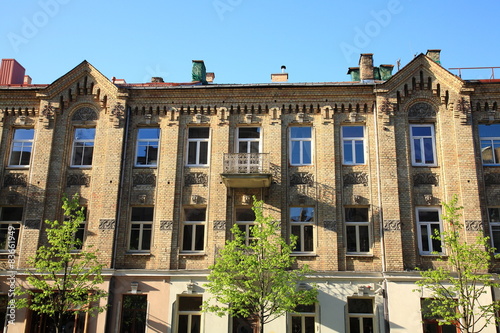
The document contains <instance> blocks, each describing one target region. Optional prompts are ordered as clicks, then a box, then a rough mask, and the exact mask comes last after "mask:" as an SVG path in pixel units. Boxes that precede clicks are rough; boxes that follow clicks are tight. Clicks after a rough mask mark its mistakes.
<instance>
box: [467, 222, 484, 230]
mask: <svg viewBox="0 0 500 333" xmlns="http://www.w3.org/2000/svg"><path fill="white" fill-rule="evenodd" d="M465 230H467V231H482V230H483V221H481V220H465Z"/></svg>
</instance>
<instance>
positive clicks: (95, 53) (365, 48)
mask: <svg viewBox="0 0 500 333" xmlns="http://www.w3.org/2000/svg"><path fill="white" fill-rule="evenodd" d="M0 12H1V13H2V14H3V15H2V20H1V21H0V57H1V58H15V59H17V60H18V61H19V62H20V63H21V64H22V65H23V66H24V67H25V68H26V74H28V75H30V76H31V77H32V79H33V83H37V84H38V83H52V82H53V81H55V80H56V79H57V78H59V77H60V76H62V75H64V74H65V73H66V72H68V71H69V70H71V69H72V68H73V67H75V66H76V65H78V64H79V63H80V62H82V61H83V60H87V61H89V62H90V63H91V64H93V65H94V66H95V67H96V68H97V69H98V70H100V71H101V72H102V73H103V74H104V75H105V76H107V77H108V78H111V77H113V76H115V77H117V78H123V79H125V80H126V81H127V82H128V83H139V82H147V81H149V80H150V78H151V77H152V76H162V77H163V78H164V80H165V81H167V82H188V81H190V80H191V60H204V61H205V64H206V67H207V71H210V72H215V75H216V79H215V83H268V82H270V74H271V73H277V72H280V67H281V65H286V66H287V72H288V73H289V82H331V81H348V80H349V76H348V75H346V73H347V68H348V67H354V66H357V65H358V60H359V54H360V53H373V54H374V63H375V65H380V64H394V65H396V61H397V60H398V59H400V61H401V65H402V66H404V65H406V64H407V63H408V62H409V61H411V59H412V58H413V57H414V56H415V55H417V54H420V53H425V52H426V50H427V49H441V50H442V52H441V61H442V65H443V66H444V67H446V68H450V67H479V66H500V57H499V54H500V52H499V48H500V45H499V43H498V37H499V33H500V28H499V24H498V13H499V12H500V2H498V1H491V0H489V1H482V0H479V1H462V0H454V1H452V0H443V1H425V0H420V1H417V0H372V1H368V0H366V1H359V0H357V1H356V0H351V1H337V0H329V1H326V0H321V1H320V0H310V1H304V0H288V1H285V0H184V1H179V0H178V1H171V0H143V1H128V0H120V1H118V0H101V1H96V0H85V1H82V0H39V1H30V0H22V1H21V0H19V1H14V0H11V1H8V0H4V1H1V2H0ZM490 74H491V72H489V71H479V72H477V71H474V72H473V71H469V72H464V74H463V77H464V78H489V76H490ZM496 77H497V78H500V70H497V76H496Z"/></svg>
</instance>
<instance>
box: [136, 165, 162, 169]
mask: <svg viewBox="0 0 500 333" xmlns="http://www.w3.org/2000/svg"><path fill="white" fill-rule="evenodd" d="M134 168H137V169H156V168H158V165H134Z"/></svg>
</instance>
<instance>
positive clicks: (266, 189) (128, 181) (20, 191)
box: [0, 50, 500, 333]
mask: <svg viewBox="0 0 500 333" xmlns="http://www.w3.org/2000/svg"><path fill="white" fill-rule="evenodd" d="M24 74H25V71H24V68H23V67H22V66H21V65H19V64H18V63H17V62H16V61H15V60H13V59H4V60H3V62H2V66H1V68H0V161H1V162H2V167H1V168H0V179H1V189H0V240H1V241H2V242H0V247H3V248H1V249H0V265H2V267H3V270H2V271H1V272H0V293H2V295H1V297H3V298H2V300H6V297H7V296H6V294H7V293H8V290H9V284H8V280H7V278H8V277H9V274H10V273H9V272H10V268H9V266H8V260H7V257H8V256H7V251H6V249H7V247H6V241H5V235H6V232H7V230H8V227H9V226H11V227H14V228H15V230H16V236H17V249H16V256H15V267H16V271H17V278H18V279H20V280H22V279H23V278H24V277H25V275H23V273H22V271H23V268H25V267H26V260H27V258H28V257H30V256H32V255H33V254H34V253H35V251H36V249H37V247H38V246H39V245H40V243H41V242H42V241H43V233H44V226H43V223H42V221H43V220H45V219H51V220H52V219H61V218H63V217H62V211H61V209H60V202H61V197H62V194H63V193H67V194H68V195H72V194H74V193H79V194H80V196H81V204H82V205H83V206H85V207H86V223H85V225H82V228H81V231H80V232H79V233H78V235H77V236H78V237H81V238H82V239H83V240H84V247H86V246H89V245H93V246H94V247H98V249H99V260H100V261H101V262H102V263H103V264H104V265H105V267H106V269H105V270H104V275H105V284H104V285H103V288H104V289H106V290H108V291H109V294H110V297H109V299H108V300H103V301H102V302H103V303H105V302H109V305H110V306H109V308H108V310H107V311H106V312H104V313H103V314H100V315H99V316H97V317H93V318H92V317H88V318H85V316H83V317H82V316H80V317H79V318H75V321H76V324H75V329H74V331H75V332H80V331H82V332H83V328H84V329H86V330H87V331H88V332H144V330H145V328H144V327H146V326H147V332H188V331H189V332H207V333H209V332H243V331H241V330H240V329H241V328H239V327H238V325H240V323H237V322H236V320H235V321H233V320H232V319H231V318H228V317H221V318H219V317H216V316H214V315H212V314H206V313H201V312H199V310H198V306H199V304H200V303H201V302H202V301H203V300H204V299H206V297H207V295H206V293H205V290H204V287H203V284H204V283H205V281H206V276H207V274H208V270H207V268H208V266H209V265H211V264H213V263H214V260H215V258H216V253H217V251H218V249H219V248H221V247H222V246H223V245H224V242H225V240H226V239H228V237H230V232H229V229H230V228H231V226H232V225H233V224H234V223H238V224H239V225H241V228H242V229H245V230H247V229H248V226H249V225H251V221H252V215H251V197H252V196H253V195H255V196H256V197H257V198H259V199H262V200H264V202H265V213H266V214H268V215H272V216H273V217H274V218H275V219H277V220H280V221H281V222H282V223H281V225H282V234H283V236H288V235H290V234H295V235H297V236H298V237H299V241H300V245H299V246H298V247H297V248H296V251H295V253H294V255H295V256H296V257H297V262H298V264H299V265H302V264H308V265H309V266H310V267H311V268H312V269H313V270H314V271H315V273H314V274H313V275H312V276H311V277H310V280H309V281H307V283H315V284H316V285H317V286H318V288H319V291H320V292H319V298H318V303H317V304H316V306H314V307H311V308H310V309H307V310H305V312H300V313H296V314H290V315H288V316H284V317H283V318H280V319H278V320H276V321H274V322H272V323H271V324H269V325H268V327H267V330H266V332H292V327H293V328H294V330H293V332H300V330H299V331H296V330H295V329H297V327H301V329H303V330H302V332H322V333H327V332H363V333H366V332H379V333H380V332H386V331H389V329H390V331H391V332H422V331H423V328H422V315H421V300H422V299H423V298H425V297H426V296H428V295H426V294H425V291H422V293H416V292H412V290H413V289H415V284H414V282H415V280H416V279H417V278H418V277H419V273H418V272H417V271H415V268H416V267H420V268H427V267H431V266H432V265H437V264H438V263H437V261H436V258H437V257H436V256H435V255H432V252H433V251H438V252H440V251H444V250H443V249H442V247H441V244H440V242H437V241H433V240H432V239H430V234H431V233H432V232H433V231H434V230H436V229H437V230H442V228H444V227H445V226H443V224H442V221H441V217H440V214H441V202H443V201H449V200H450V199H451V197H452V196H453V195H454V194H457V195H458V196H459V198H460V205H462V206H464V207H465V209H464V211H463V213H464V214H463V223H464V225H465V228H464V233H465V235H466V237H467V238H470V239H473V238H474V237H475V236H476V235H483V234H486V235H491V236H492V239H493V241H494V244H493V245H497V247H498V248H500V218H499V215H500V214H499V213H500V153H499V150H500V112H498V110H497V103H498V101H499V100H500V81H499V80H462V79H461V78H460V77H457V76H455V75H453V74H452V73H450V72H449V71H448V70H446V69H445V68H443V67H442V66H441V65H440V53H439V50H429V51H428V52H427V54H426V55H424V54H421V55H419V56H417V57H415V58H414V59H413V60H412V61H411V62H410V63H409V64H407V65H406V66H404V67H403V68H402V69H401V70H399V71H398V72H397V73H395V74H394V75H393V74H392V66H391V65H380V66H378V67H376V66H374V65H373V58H372V55H371V54H362V55H361V57H360V61H359V67H351V68H349V71H348V74H350V75H351V78H352V80H351V81H349V82H325V83H300V84H299V83H288V82H287V75H288V74H287V73H285V72H283V73H278V74H273V75H272V82H271V83H268V84H215V83H213V77H214V75H213V73H206V70H205V65H204V63H203V62H202V61H193V82H189V83H178V84H173V83H165V82H163V80H162V79H161V78H153V80H152V82H150V83H144V84H128V83H126V82H125V81H124V80H118V79H115V78H113V80H111V81H110V80H109V79H107V78H106V77H104V76H103V75H102V74H101V73H100V72H99V71H98V70H97V69H96V68H94V67H93V66H92V65H91V64H89V63H88V62H86V61H84V62H82V63H81V64H79V65H78V66H76V67H75V68H74V69H72V70H71V71H69V72H68V73H67V74H65V75H64V76H62V77H61V78H59V79H57V80H56V81H54V82H53V83H52V84H48V85H47V84H44V85H34V84H31V79H30V78H29V77H27V76H25V75H24ZM207 81H208V82H207ZM497 266H498V265H497ZM484 297H485V299H486V298H491V297H494V295H493V294H492V293H491V292H490V293H488V294H487V295H485V296H484ZM143 318H146V321H147V323H144V321H143ZM39 319H40V318H38V317H37V316H35V315H34V314H32V313H30V312H28V311H26V310H18V311H17V312H16V325H9V326H8V330H7V331H8V332H35V331H37V332H43V330H42V329H39V327H37V325H38V323H39ZM434 324H435V323H431V322H429V323H428V326H432V325H434ZM311 328H312V329H313V330H311ZM428 328H429V327H428ZM485 332H496V328H495V327H493V326H490V327H488V329H487V330H485Z"/></svg>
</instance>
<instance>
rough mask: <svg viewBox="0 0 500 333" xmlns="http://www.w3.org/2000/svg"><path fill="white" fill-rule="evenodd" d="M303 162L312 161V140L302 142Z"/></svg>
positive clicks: (309, 162)
mask: <svg viewBox="0 0 500 333" xmlns="http://www.w3.org/2000/svg"><path fill="white" fill-rule="evenodd" d="M302 144H303V146H302V155H303V156H302V163H303V164H311V163H312V154H311V152H312V150H311V141H303V142H302Z"/></svg>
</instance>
